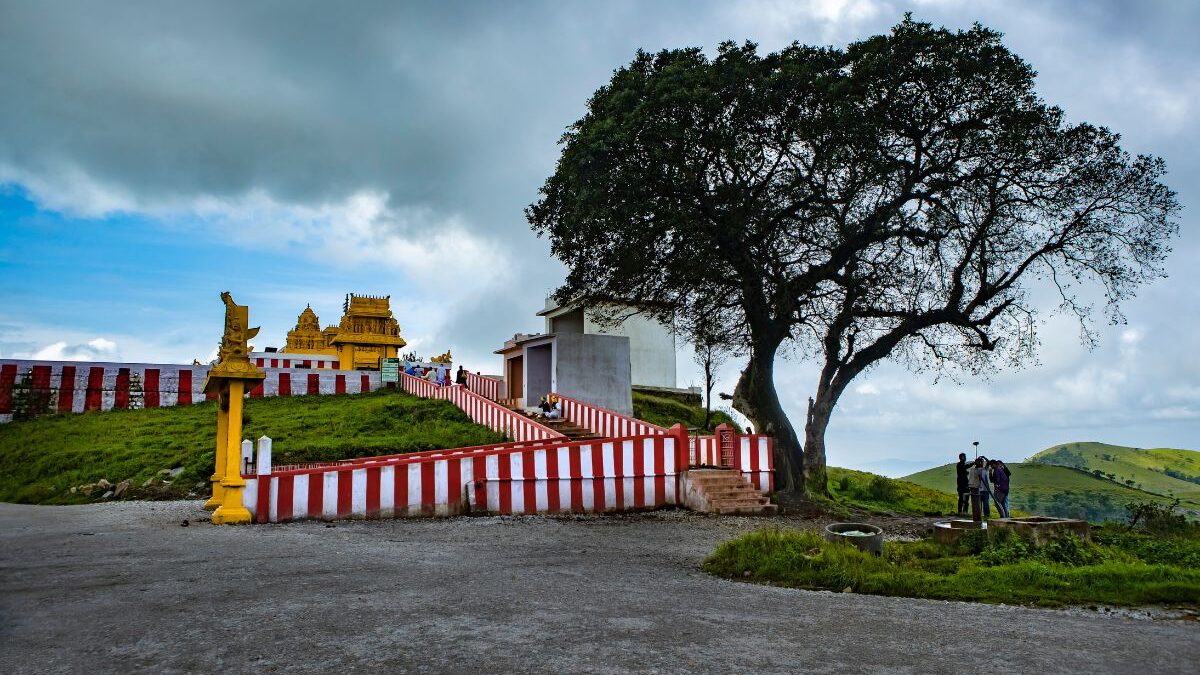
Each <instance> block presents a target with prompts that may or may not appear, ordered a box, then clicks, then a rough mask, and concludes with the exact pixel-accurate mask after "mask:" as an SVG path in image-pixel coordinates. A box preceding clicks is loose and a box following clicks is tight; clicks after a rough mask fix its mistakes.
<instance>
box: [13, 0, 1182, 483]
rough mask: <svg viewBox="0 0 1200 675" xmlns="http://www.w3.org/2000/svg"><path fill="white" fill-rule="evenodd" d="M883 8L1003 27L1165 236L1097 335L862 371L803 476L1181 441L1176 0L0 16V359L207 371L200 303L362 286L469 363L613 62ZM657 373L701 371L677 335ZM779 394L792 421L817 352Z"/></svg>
mask: <svg viewBox="0 0 1200 675" xmlns="http://www.w3.org/2000/svg"><path fill="white" fill-rule="evenodd" d="M905 11H912V12H913V18H914V19H916V20H919V21H929V22H931V23H933V24H935V25H945V26H946V27H948V28H952V29H959V28H962V29H965V28H968V27H970V25H971V24H972V23H973V22H976V21H977V22H980V23H982V24H983V25H985V26H988V27H990V28H993V29H996V30H999V31H1001V32H1003V33H1004V34H1005V38H1004V42H1005V44H1006V45H1007V46H1008V47H1009V48H1010V49H1012V50H1013V51H1014V52H1016V53H1017V54H1018V55H1020V56H1021V57H1022V58H1024V59H1025V60H1026V61H1028V62H1029V63H1030V64H1032V66H1033V67H1034V68H1035V69H1036V70H1037V71H1038V73H1039V75H1038V78H1037V91H1038V92H1039V94H1040V95H1041V96H1042V97H1043V98H1044V99H1045V100H1046V101H1047V102H1049V103H1051V104H1054V105H1058V106H1061V107H1062V108H1063V109H1064V110H1065V111H1066V114H1067V117H1068V119H1069V120H1072V121H1076V122H1078V121H1087V122H1091V123H1093V124H1097V125H1103V126H1107V127H1109V128H1111V129H1113V130H1114V131H1116V132H1118V133H1120V134H1122V136H1123V140H1122V146H1123V147H1124V148H1125V149H1126V150H1128V151H1130V152H1133V153H1145V154H1151V155H1157V156H1160V157H1162V158H1164V160H1165V161H1166V165H1167V169H1168V171H1169V173H1168V175H1167V177H1166V179H1165V182H1166V184H1167V185H1168V186H1170V187H1171V188H1172V189H1174V190H1176V191H1177V192H1178V195H1179V201H1180V203H1181V204H1182V206H1183V210H1182V212H1181V216H1180V218H1179V223H1180V227H1181V236H1180V237H1179V238H1178V239H1176V240H1175V241H1174V242H1173V248H1174V252H1173V253H1172V254H1171V256H1170V258H1169V259H1168V260H1167V262H1166V269H1167V271H1168V273H1169V275H1170V276H1169V278H1167V279H1163V280H1160V281H1158V282H1156V283H1154V284H1151V285H1149V286H1146V287H1143V288H1142V289H1141V291H1140V292H1139V294H1138V297H1136V298H1133V299H1132V300H1130V301H1129V302H1127V303H1126V304H1124V305H1123V310H1124V312H1125V315H1126V317H1127V322H1125V323H1120V324H1115V325H1110V324H1107V323H1105V320H1104V317H1103V315H1102V314H1099V315H1098V316H1097V323H1096V326H1095V327H1096V328H1097V329H1098V335H1099V344H1098V346H1097V347H1096V348H1095V349H1094V350H1090V351H1089V350H1088V349H1087V348H1086V347H1085V346H1083V344H1082V342H1081V339H1080V332H1079V327H1078V325H1077V324H1075V323H1074V322H1073V320H1072V319H1070V318H1068V317H1066V316H1063V315H1061V314H1056V313H1055V312H1054V309H1055V308H1054V306H1053V302H1049V301H1048V304H1047V305H1046V306H1044V307H1042V308H1041V317H1042V319H1043V322H1042V324H1041V326H1040V328H1039V336H1040V338H1041V341H1042V347H1041V350H1040V354H1039V363H1037V364H1030V365H1029V366H1028V367H1026V368H1024V369H1022V370H1019V371H1006V372H1002V373H999V374H997V375H995V376H993V377H992V378H991V379H989V380H984V379H979V378H972V377H969V376H966V377H963V378H960V380H959V381H958V382H955V381H953V379H951V378H943V379H942V380H941V381H934V380H932V379H931V378H930V377H929V376H927V375H921V374H913V373H910V372H908V371H906V370H904V369H902V368H900V367H898V366H895V365H891V364H885V365H882V366H881V367H878V368H876V369H873V370H871V371H870V372H868V373H865V374H863V375H862V376H860V377H859V378H858V379H857V380H856V381H855V383H854V384H852V385H851V387H850V389H849V390H848V391H847V393H846V395H845V396H844V397H843V399H842V401H841V402H840V404H839V405H838V407H837V408H836V409H835V411H834V414H833V419H832V422H831V425H830V428H829V432H828V436H827V439H826V443H827V446H828V459H829V463H830V464H831V465H835V466H847V467H851V468H861V469H867V470H874V471H879V472H882V473H886V474H888V475H893V476H895V475H903V474H907V473H910V472H912V471H916V470H919V469H922V468H927V467H929V466H932V465H935V464H942V463H946V462H950V461H953V459H954V457H955V455H957V453H958V452H960V451H970V449H971V442H972V441H975V440H978V441H979V442H980V448H981V451H982V452H984V454H987V455H989V456H999V457H1001V458H1004V459H1007V460H1012V461H1016V460H1020V459H1024V458H1025V457H1028V456H1029V455H1031V454H1033V453H1035V452H1038V451H1039V450H1041V449H1044V448H1046V447H1048V446H1051V445H1055V444H1058V443H1065V442H1070V441H1103V442H1106V443H1114V444H1119V445H1130V446H1134V447H1179V448H1188V449H1193V450H1200V359H1198V358H1197V356H1196V355H1195V350H1196V344H1197V339H1196V335H1197V334H1200V312H1198V311H1197V307H1198V306H1200V270H1198V269H1197V264H1196V263H1197V261H1198V260H1200V235H1198V234H1197V232H1196V230H1195V227H1194V223H1195V222H1196V216H1195V215H1194V209H1193V208H1192V207H1193V205H1194V204H1195V203H1196V202H1197V199H1196V197H1197V189H1196V183H1197V178H1198V177H1200V135H1198V131H1197V127H1196V124H1195V121H1196V119H1197V116H1198V115H1197V113H1198V112H1200V58H1198V56H1200V45H1198V44H1197V42H1196V41H1195V39H1194V29H1195V27H1196V26H1200V3H1171V2H1143V3H1137V5H1136V6H1131V5H1129V4H1127V3H1120V2H1082V1H1080V2H1053V3H1052V2H1012V1H1009V2H999V1H981V2H966V1H955V0H923V1H921V0H919V1H910V2H893V1H892V0H857V1H856V0H807V1H793V2H788V1H785V0H780V1H766V0H763V1H756V2H741V3H716V2H712V3H707V2H704V3H694V2H654V3H649V2H644V3H635V2H611V3H567V2H538V3H533V2H529V3H520V4H515V3H514V4H508V3H505V4H503V5H501V4H499V3H483V2H478V3H471V2H447V3H428V4H419V5H417V4H413V5H398V4H396V3H373V2H356V3H353V4H349V5H347V6H333V5H326V4H318V3H285V2H254V3H232V2H213V3H202V4H201V3H168V2H145V3H142V2H126V3H120V4H102V3H89V2H75V3H72V2H57V3H40V2H15V1H12V0H2V1H0V92H4V94H3V103H4V105H2V106H0V223H2V224H3V225H2V229H0V292H2V293H3V297H4V302H3V303H2V304H0V357H3V358H40V359H51V360H64V359H65V360H88V359H99V360H108V361H121V360H124V361H140V362H176V363H191V361H192V359H195V358H199V359H201V360H207V359H208V358H211V357H212V356H213V355H214V354H215V346H216V341H217V340H218V339H219V334H220V326H221V317H222V312H223V306H222V304H221V302H220V300H219V299H218V293H219V292H220V291H223V290H230V291H232V292H233V295H234V298H236V300H237V301H238V302H239V303H241V304H247V305H249V306H250V311H251V318H252V323H254V324H255V325H261V326H262V333H261V335H260V337H259V338H258V339H257V340H256V341H255V343H256V345H257V346H259V347H265V346H282V345H283V342H284V334H285V333H286V332H287V330H289V329H290V328H292V327H293V326H294V325H295V322H296V317H297V315H298V314H299V313H300V311H301V310H303V309H304V307H305V306H306V304H311V306H312V307H313V309H314V310H315V311H316V312H317V314H318V315H319V316H320V319H321V321H322V324H323V325H325V324H330V323H336V321H337V319H338V317H339V316H340V314H341V303H342V298H343V297H344V295H345V294H346V293H348V292H357V293H364V294H372V295H391V297H392V309H393V312H394V314H395V316H396V318H397V319H398V320H399V322H400V327H401V332H402V334H403V336H404V337H405V339H407V340H408V341H409V345H410V347H411V348H412V349H415V350H417V351H418V352H421V353H423V354H429V355H431V354H440V353H442V352H444V351H445V350H446V349H452V350H453V353H454V355H455V357H456V358H455V360H456V362H458V363H461V364H463V365H465V366H466V367H467V368H469V369H471V370H483V371H485V372H496V371H497V370H498V368H499V357H497V356H495V355H493V354H492V350H494V349H496V348H498V347H499V346H501V344H502V343H503V342H504V340H505V339H506V338H508V337H511V336H512V335H513V334H514V333H516V332H536V331H539V330H541V329H542V319H541V318H540V317H537V316H535V313H536V312H537V311H538V310H539V309H541V308H542V305H543V301H544V298H545V296H546V295H547V294H549V293H550V292H551V291H553V290H554V288H555V287H556V286H557V284H558V283H560V282H561V280H562V278H563V275H564V268H563V267H562V266H561V265H560V264H559V263H558V262H557V261H556V260H554V259H553V258H551V256H550V254H549V249H548V245H547V243H546V241H545V239H539V238H537V237H535V236H534V234H533V233H532V232H531V231H530V229H529V226H528V223H526V221H525V218H524V215H523V213H522V209H523V208H524V207H525V206H527V205H528V204H530V203H531V202H533V201H534V200H535V199H536V198H537V191H538V188H539V187H540V186H541V185H542V183H543V181H544V180H545V179H546V178H547V176H549V175H550V173H551V172H552V171H553V169H554V164H555V162H556V160H557V158H558V154H559V151H560V146H559V145H558V139H559V137H560V136H561V135H562V133H563V131H564V130H565V129H566V127H567V126H568V125H570V124H571V123H572V122H574V121H575V120H576V119H578V118H579V117H580V116H581V115H582V114H583V113H584V110H585V105H586V102H587V99H588V97H589V96H590V95H591V94H592V92H594V91H595V90H596V89H597V88H598V87H600V86H602V85H603V84H605V83H606V82H607V81H608V78H609V77H610V76H611V74H612V71H613V70H614V69H616V68H619V67H621V66H622V65H625V64H627V63H628V62H629V61H630V60H632V59H633V57H634V55H635V53H636V51H637V50H638V49H644V50H647V51H658V50H660V49H666V48H679V47H689V46H696V47H702V48H703V49H705V50H706V51H707V52H708V53H710V54H711V53H713V52H714V51H715V48H716V46H717V45H718V44H719V43H720V42H721V41H723V40H734V41H736V42H742V41H746V40H749V41H753V42H756V43H758V44H759V45H760V49H761V50H762V51H763V52H767V51H776V50H778V49H780V48H782V47H784V46H786V45H787V44H789V43H790V42H792V41H799V42H802V43H809V44H832V45H834V46H838V47H844V46H845V45H846V44H847V43H848V42H851V41H855V40H859V39H862V38H865V37H868V36H870V35H873V34H878V33H882V32H886V31H887V30H888V29H890V27H891V26H893V25H894V24H896V23H897V22H899V21H900V20H901V19H902V18H903V14H904V12H905ZM678 365H679V382H678V384H679V386H681V387H686V386H688V385H692V384H699V383H700V382H701V378H700V376H699V373H698V369H697V368H696V366H695V365H694V364H693V363H692V358H691V353H690V349H689V348H687V347H686V346H684V345H681V350H680V355H679V357H678ZM741 365H742V364H741V362H739V361H738V360H737V359H731V360H730V362H729V363H728V364H727V365H726V366H725V368H724V369H723V371H722V373H721V381H720V384H719V386H718V388H717V389H718V391H725V392H729V391H732V388H733V385H734V383H735V381H736V378H737V374H738V370H739V368H740V366H741ZM777 378H778V387H779V391H780V394H781V397H782V399H783V402H784V405H785V408H786V410H787V411H788V413H789V415H790V417H791V419H792V421H793V424H795V425H797V428H798V430H799V427H800V426H801V425H802V423H803V419H804V410H805V402H806V400H807V398H808V396H809V395H810V392H811V391H812V390H813V388H814V387H815V382H816V367H815V365H814V364H812V363H808V362H800V361H796V360H781V361H780V362H779V364H778V368H777Z"/></svg>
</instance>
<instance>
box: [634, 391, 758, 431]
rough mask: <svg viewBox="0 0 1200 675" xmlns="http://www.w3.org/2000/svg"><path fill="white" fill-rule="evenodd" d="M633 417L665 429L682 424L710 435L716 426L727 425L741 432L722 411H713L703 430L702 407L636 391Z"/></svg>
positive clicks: (735, 423)
mask: <svg viewBox="0 0 1200 675" xmlns="http://www.w3.org/2000/svg"><path fill="white" fill-rule="evenodd" d="M633 416H634V417H636V418H638V419H639V420H642V421H643V422H649V423H651V424H656V425H658V426H660V427H663V428H666V429H669V428H671V427H673V426H675V425H676V424H683V425H684V426H685V427H687V428H688V429H694V430H698V431H706V432H709V433H711V432H712V430H713V429H715V428H717V427H718V426H720V425H722V424H728V425H730V426H731V427H733V428H734V429H737V430H739V431H741V427H739V426H738V424H737V422H734V421H733V418H731V417H730V416H729V415H728V414H726V413H725V412H723V411H720V410H713V411H712V419H711V420H710V423H709V426H708V428H707V429H705V428H704V407H703V406H698V405H688V404H687V403H683V402H681V401H676V400H674V399H670V398H666V397H664V396H654V395H651V394H644V393H642V392H637V391H635V392H633Z"/></svg>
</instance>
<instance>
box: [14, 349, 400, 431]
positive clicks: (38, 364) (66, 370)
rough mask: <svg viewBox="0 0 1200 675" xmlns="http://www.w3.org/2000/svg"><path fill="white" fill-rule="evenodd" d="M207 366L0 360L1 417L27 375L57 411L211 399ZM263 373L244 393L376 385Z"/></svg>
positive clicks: (341, 375) (353, 377)
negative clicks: (207, 390)
mask: <svg viewBox="0 0 1200 675" xmlns="http://www.w3.org/2000/svg"><path fill="white" fill-rule="evenodd" d="M208 368H209V367H208V366H181V365H170V364H153V363H95V362H77V361H24V360H2V361H0V422H9V421H11V420H12V412H13V387H14V385H15V384H16V383H17V382H19V381H22V380H23V379H24V377H25V376H26V375H28V376H29V379H30V388H31V389H32V390H34V391H38V392H46V393H50V394H53V395H54V396H55V402H54V409H55V411H56V412H60V413H68V412H73V413H81V412H86V411H89V410H121V409H126V408H169V407H172V406H176V405H191V404H194V403H200V402H202V401H205V400H209V399H211V396H206V395H205V393H204V390H203V387H204V379H205V377H207V375H208ZM263 370H264V372H265V373H266V375H267V377H266V379H265V380H263V381H262V383H260V384H259V385H257V386H256V387H255V388H254V389H252V390H251V391H250V392H249V393H248V394H247V395H248V396H249V397H251V398H258V397H262V396H303V395H306V394H358V393H362V392H366V391H373V390H375V389H378V388H379V386H380V380H379V373H378V372H374V371H366V370H347V371H328V372H319V373H318V372H313V371H312V370H308V369H294V368H286V369H285V368H269V367H268V368H264V369H263Z"/></svg>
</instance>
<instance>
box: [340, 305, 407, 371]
mask: <svg viewBox="0 0 1200 675" xmlns="http://www.w3.org/2000/svg"><path fill="white" fill-rule="evenodd" d="M391 299H392V296H390V295H388V296H384V297H375V296H370V295H355V294H353V293H350V294H348V295H346V303H345V304H344V305H343V310H344V311H345V313H344V314H343V315H342V321H341V323H339V324H338V328H337V333H336V334H335V335H333V337H332V339H331V340H330V344H332V345H333V346H334V347H336V348H337V355H338V362H339V363H340V365H341V367H342V369H343V370H353V369H357V368H379V364H380V362H381V361H382V360H383V359H385V358H396V356H397V355H398V354H399V352H400V348H401V347H403V346H404V345H406V344H408V343H407V342H406V341H405V340H404V338H402V337H400V324H399V322H397V321H396V319H395V317H393V316H392V308H391Z"/></svg>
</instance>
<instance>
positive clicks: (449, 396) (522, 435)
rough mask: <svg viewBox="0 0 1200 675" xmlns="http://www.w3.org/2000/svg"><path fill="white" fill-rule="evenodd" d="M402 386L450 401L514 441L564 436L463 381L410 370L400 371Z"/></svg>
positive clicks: (478, 422) (470, 415)
mask: <svg viewBox="0 0 1200 675" xmlns="http://www.w3.org/2000/svg"><path fill="white" fill-rule="evenodd" d="M400 386H401V388H403V389H404V391H406V392H408V393H410V394H412V395H414V396H420V397H422V398H437V399H443V400H446V401H450V402H451V403H453V404H454V405H456V406H458V407H459V408H461V409H462V411H463V412H465V413H467V417H470V418H471V421H473V422H475V423H476V424H482V425H483V426H485V427H488V428H489V429H491V430H492V431H498V432H500V433H502V434H504V435H506V436H508V437H509V438H511V439H513V440H514V441H538V440H547V439H556V438H565V437H564V436H563V435H562V434H560V433H559V432H557V431H555V430H554V429H551V428H550V427H547V426H545V425H543V424H539V423H537V422H535V421H533V420H531V419H529V418H528V417H525V416H524V415H520V414H518V413H515V412H513V411H512V410H509V409H508V408H505V407H504V406H502V405H500V404H499V403H496V402H495V401H489V400H488V399H486V398H484V397H482V396H480V395H479V394H476V393H475V392H473V391H471V390H469V389H467V388H466V387H464V386H462V385H460V384H452V385H448V386H441V385H437V384H434V383H432V382H430V381H429V380H425V379H422V378H419V377H413V376H412V375H409V374H408V373H400Z"/></svg>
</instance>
